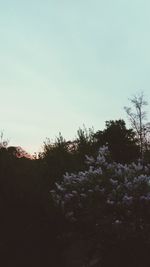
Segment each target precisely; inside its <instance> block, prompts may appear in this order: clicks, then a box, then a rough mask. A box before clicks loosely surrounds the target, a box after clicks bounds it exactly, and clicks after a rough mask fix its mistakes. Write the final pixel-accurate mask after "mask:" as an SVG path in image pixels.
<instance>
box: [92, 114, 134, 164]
mask: <svg viewBox="0 0 150 267" xmlns="http://www.w3.org/2000/svg"><path fill="white" fill-rule="evenodd" d="M95 138H96V139H97V146H99V147H100V146H102V145H107V146H108V147H109V150H110V152H111V156H112V158H113V160H115V161H118V162H130V161H132V160H135V159H137V158H138V157H139V149H138V146H137V145H136V139H135V133H134V131H133V130H132V129H127V128H126V124H125V122H124V120H121V119H120V120H115V121H114V120H110V121H106V128H105V129H104V130H103V131H98V132H97V133H96V134H95Z"/></svg>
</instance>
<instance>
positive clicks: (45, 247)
mask: <svg viewBox="0 0 150 267" xmlns="http://www.w3.org/2000/svg"><path fill="white" fill-rule="evenodd" d="M140 138H141V135H140ZM142 141H143V143H142ZM142 141H141V139H140V143H139V139H138V136H137V134H136V131H135V129H134V128H133V127H132V128H130V129H127V127H126V124H125V122H124V121H123V120H121V119H120V120H116V121H114V120H110V121H107V122H106V126H105V129H104V130H103V131H102V130H101V131H97V132H94V130H92V129H89V130H87V129H86V128H85V127H83V129H79V130H78V132H77V137H76V138H75V139H74V140H72V141H66V140H65V139H64V138H63V137H62V135H61V134H60V135H59V136H58V138H56V141H55V142H54V143H51V142H50V140H49V139H47V140H46V141H45V143H44V146H43V151H42V152H41V153H40V154H39V155H38V157H37V158H34V159H33V158H32V159H31V158H29V157H28V156H27V154H25V153H24V151H23V150H21V149H19V148H17V147H11V146H8V144H7V142H3V140H1V144H0V254H1V257H0V261H1V262H2V263H1V266H8V267H9V266H16V267H17V266H22V267H23V266H32V267H34V266H41V267H42V266H43V267H44V266H53V267H55V266H62V267H72V266H76V267H77V266H79V267H80V266H95V267H96V266H100V267H101V266H102V267H105V266H106V267H109V266H122V267H123V266H126V267H127V266H132V267H134V266H136V267H138V266H139V267H141V266H144V267H146V266H149V264H150V260H149V249H150V231H149V230H150V218H149V214H146V215H145V216H147V219H146V224H145V225H144V226H143V227H144V230H143V232H142V234H141V231H140V229H139V230H138V229H137V231H136V232H134V234H132V233H131V232H130V229H128V224H127V227H126V232H124V230H123V231H122V230H121V229H120V236H118V234H117V233H116V232H115V231H114V229H113V230H112V229H111V228H109V227H108V226H107V216H106V213H107V214H109V210H107V211H106V213H105V216H106V223H105V224H104V225H102V226H101V232H99V235H100V236H98V235H97V233H96V229H95V228H94V227H92V225H93V222H92V218H89V219H88V220H87V221H86V222H85V221H84V220H83V221H82V220H81V221H80V222H77V223H75V224H72V223H70V222H68V221H67V220H66V219H65V217H64V216H63V214H62V213H61V211H60V210H59V208H58V207H56V206H55V205H54V204H53V201H52V199H51V195H50V190H52V189H53V188H54V185H55V183H56V182H60V181H61V179H62V176H63V174H64V173H66V172H69V173H71V172H74V173H77V172H78V171H84V170H86V169H87V165H86V164H85V155H89V156H91V155H93V156H95V155H96V154H97V151H98V149H99V147H100V146H102V145H106V144H107V145H108V147H109V149H110V152H111V158H112V159H113V160H114V161H116V162H121V163H129V162H132V161H137V159H138V158H139V157H141V151H142V160H143V161H145V162H150V156H149V155H150V149H149V143H148V141H147V143H146V144H145V143H144V139H142ZM143 145H145V147H146V148H145V147H143ZM141 146H142V149H141ZM143 212H144V211H143ZM102 216H103V215H102ZM137 216H138V215H137ZM81 217H82V214H81ZM83 222H84V223H83ZM100 233H101V234H100ZM98 239H100V240H101V246H102V247H101V251H103V257H104V260H103V265H99V263H97V262H95V263H94V262H93V263H90V261H88V259H89V258H90V255H91V254H92V255H93V254H94V253H95V254H96V253H97V254H98V253H99V247H98V246H99V243H98V242H97V240H98ZM116 240H117V241H116ZM83 257H84V258H87V264H86V265H83V262H82V259H83ZM147 262H148V264H147ZM84 264H85V262H84ZM90 264H91V265H90Z"/></svg>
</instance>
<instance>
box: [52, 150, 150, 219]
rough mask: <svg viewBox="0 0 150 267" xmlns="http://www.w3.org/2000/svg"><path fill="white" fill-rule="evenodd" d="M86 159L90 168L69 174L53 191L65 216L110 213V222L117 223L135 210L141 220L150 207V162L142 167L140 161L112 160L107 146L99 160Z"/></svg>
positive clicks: (69, 217)
mask: <svg viewBox="0 0 150 267" xmlns="http://www.w3.org/2000/svg"><path fill="white" fill-rule="evenodd" d="M86 162H87V164H89V165H90V166H89V170H88V171H85V172H79V173H77V174H73V173H72V174H68V173H66V174H65V175H64V176H63V180H62V181H61V183H59V184H57V183H56V188H55V190H52V191H51V194H52V197H53V199H54V201H55V203H56V204H57V205H58V206H59V207H61V209H62V211H63V212H64V214H65V216H66V217H67V218H68V219H69V220H72V221H76V220H79V219H86V217H85V215H86V216H88V215H90V217H91V218H92V216H94V218H97V220H98V221H99V220H103V219H104V217H105V215H106V213H108V218H107V221H108V219H109V220H110V219H111V223H117V224H118V223H124V222H125V221H128V220H129V218H130V219H131V218H133V217H134V215H135V214H134V213H135V212H136V217H137V214H138V215H139V216H140V218H138V219H140V220H141V219H142V216H144V214H142V211H143V208H144V207H147V206H150V165H147V166H143V164H142V163H141V162H140V160H139V162H137V163H134V162H133V163H131V164H128V165H127V164H125V165H123V164H120V163H116V162H111V161H110V159H109V151H108V148H107V147H105V146H103V147H101V148H100V149H99V153H98V156H97V158H96V159H94V158H93V157H88V156H86ZM108 211H109V212H108ZM103 215H104V216H103ZM98 221H96V223H98Z"/></svg>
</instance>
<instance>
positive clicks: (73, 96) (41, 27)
mask: <svg viewBox="0 0 150 267" xmlns="http://www.w3.org/2000/svg"><path fill="white" fill-rule="evenodd" d="M149 11H150V1H148V0H147V1H146V0H105V1H104V0H103V1H102V0H49V1H48V0H43V1H41V0H40V1H38V0H30V1H29V0H5V1H1V0H0V97H1V104H0V130H4V134H5V137H6V138H8V139H10V144H11V145H21V146H22V147H23V148H25V149H26V150H27V151H30V152H34V151H38V150H39V149H40V147H41V145H42V143H43V141H44V140H45V138H46V137H49V138H51V139H54V138H55V136H57V135H58V133H59V132H60V131H61V132H62V134H63V136H64V137H65V138H70V139H71V138H73V137H74V136H75V135H76V131H77V129H78V128H79V127H80V126H81V127H82V125H83V124H85V125H86V126H87V127H92V126H93V127H94V129H95V130H98V129H103V128H104V124H105V121H106V120H110V119H119V118H124V119H126V114H125V112H124V110H123V107H124V106H125V105H128V103H129V102H128V97H130V96H131V95H133V94H135V93H136V92H138V91H140V90H143V91H144V93H145V96H146V98H147V100H148V101H149V103H150V74H149V70H150V15H149Z"/></svg>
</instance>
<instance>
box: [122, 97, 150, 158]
mask: <svg viewBox="0 0 150 267" xmlns="http://www.w3.org/2000/svg"><path fill="white" fill-rule="evenodd" d="M129 100H130V102H131V104H132V107H124V109H125V111H126V113H127V116H128V118H129V121H130V123H131V126H132V128H133V129H134V131H135V132H136V137H137V139H138V143H139V146H140V155H141V158H142V159H143V156H144V151H146V150H147V149H148V145H149V144H148V135H149V132H150V124H149V123H145V120H146V112H145V110H144V107H145V106H146V105H147V104H148V103H147V101H145V99H144V94H143V92H141V93H139V94H137V95H134V96H133V98H131V99H129Z"/></svg>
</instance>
